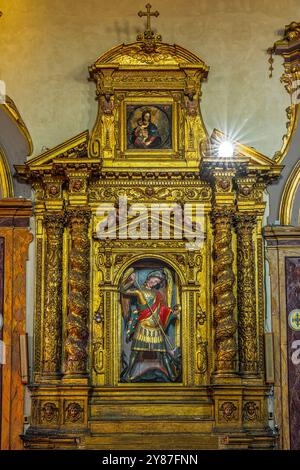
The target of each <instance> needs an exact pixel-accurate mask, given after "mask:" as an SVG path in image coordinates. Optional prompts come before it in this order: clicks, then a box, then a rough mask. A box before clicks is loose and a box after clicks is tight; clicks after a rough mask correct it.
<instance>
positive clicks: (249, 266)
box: [236, 214, 258, 375]
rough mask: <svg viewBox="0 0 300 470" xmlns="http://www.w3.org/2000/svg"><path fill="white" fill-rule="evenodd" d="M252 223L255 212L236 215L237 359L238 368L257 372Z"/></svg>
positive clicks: (251, 373) (250, 372)
mask: <svg viewBox="0 0 300 470" xmlns="http://www.w3.org/2000/svg"><path fill="white" fill-rule="evenodd" d="M255 224H256V216H255V215H253V214H238V215H237V216H236V227H237V264H238V270H237V272H238V283H237V287H238V333H239V359H240V372H241V373H242V374H243V375H253V374H256V373H257V350H258V343H257V325H256V292H255V266H256V263H255V252H254V244H253V229H254V227H255Z"/></svg>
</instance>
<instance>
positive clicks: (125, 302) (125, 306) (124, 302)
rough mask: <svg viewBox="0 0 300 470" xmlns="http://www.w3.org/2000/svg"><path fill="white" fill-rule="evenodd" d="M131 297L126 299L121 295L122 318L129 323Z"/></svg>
mask: <svg viewBox="0 0 300 470" xmlns="http://www.w3.org/2000/svg"><path fill="white" fill-rule="evenodd" d="M130 302H131V299H130V297H125V296H124V295H122V294H121V306H122V317H123V318H124V320H125V321H126V322H127V320H128V318H129V315H130Z"/></svg>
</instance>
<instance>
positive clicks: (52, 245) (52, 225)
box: [43, 212, 65, 376]
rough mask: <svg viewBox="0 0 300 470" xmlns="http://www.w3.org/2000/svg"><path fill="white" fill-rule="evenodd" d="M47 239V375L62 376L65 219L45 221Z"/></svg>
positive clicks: (53, 217)
mask: <svg viewBox="0 0 300 470" xmlns="http://www.w3.org/2000/svg"><path fill="white" fill-rule="evenodd" d="M44 225H45V228H46V237H47V249H46V254H45V270H46V276H45V303H44V306H45V307H44V308H45V309H44V333H43V334H44V339H43V341H44V343H43V344H44V347H43V350H44V354H43V375H47V376H57V375H59V374H60V372H61V349H62V321H61V319H62V244H63V231H64V225H65V216H64V214H63V213H57V212H52V213H48V214H46V216H45V219H44Z"/></svg>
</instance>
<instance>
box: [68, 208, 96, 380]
mask: <svg viewBox="0 0 300 470" xmlns="http://www.w3.org/2000/svg"><path fill="white" fill-rule="evenodd" d="M90 215H91V214H90V211H89V210H88V209H81V210H75V209H74V210H69V211H68V225H69V230H70V243H71V247H70V255H69V276H68V287H69V293H68V314H67V320H66V340H65V367H64V372H65V376H68V375H74V374H75V375H85V374H86V368H87V342H88V336H89V335H88V327H87V319H88V309H89V300H88V297H89V252H90V241H89V237H88V228H89V221H90Z"/></svg>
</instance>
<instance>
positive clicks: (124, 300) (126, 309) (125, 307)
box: [121, 268, 134, 321]
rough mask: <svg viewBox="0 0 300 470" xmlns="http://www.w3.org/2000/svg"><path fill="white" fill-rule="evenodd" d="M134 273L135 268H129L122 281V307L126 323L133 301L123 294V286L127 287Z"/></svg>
mask: <svg viewBox="0 0 300 470" xmlns="http://www.w3.org/2000/svg"><path fill="white" fill-rule="evenodd" d="M133 272H134V268H128V269H126V271H125V272H124V274H123V276H122V280H121V306H122V316H123V318H124V320H125V321H127V320H128V317H129V315H130V302H131V299H130V297H128V296H126V295H124V294H122V286H124V287H125V286H126V282H127V280H128V278H129V276H130V275H131V274H132V273H133Z"/></svg>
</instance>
